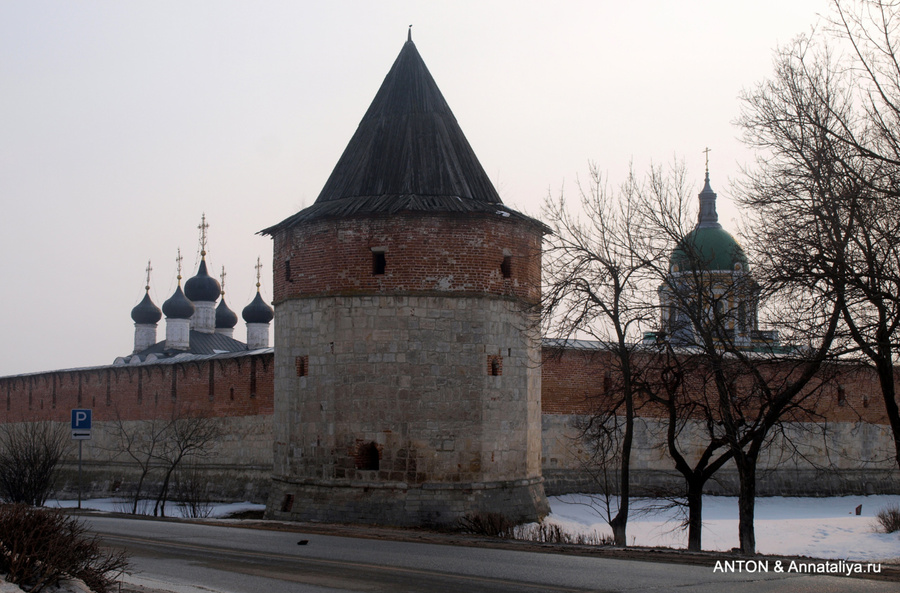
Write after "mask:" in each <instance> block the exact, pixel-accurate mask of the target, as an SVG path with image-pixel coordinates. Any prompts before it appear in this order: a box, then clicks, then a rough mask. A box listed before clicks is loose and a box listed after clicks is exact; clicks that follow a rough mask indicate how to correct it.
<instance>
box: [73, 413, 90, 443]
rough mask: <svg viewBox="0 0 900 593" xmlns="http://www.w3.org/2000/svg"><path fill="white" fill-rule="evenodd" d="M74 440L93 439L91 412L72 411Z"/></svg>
mask: <svg viewBox="0 0 900 593" xmlns="http://www.w3.org/2000/svg"><path fill="white" fill-rule="evenodd" d="M72 438H73V439H75V440H88V439H90V438H91V410H84V409H80V410H79V409H75V410H72Z"/></svg>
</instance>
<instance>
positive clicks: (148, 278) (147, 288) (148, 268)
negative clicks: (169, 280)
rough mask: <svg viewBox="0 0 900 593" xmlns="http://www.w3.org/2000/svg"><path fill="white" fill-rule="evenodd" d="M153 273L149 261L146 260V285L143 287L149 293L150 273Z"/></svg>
mask: <svg viewBox="0 0 900 593" xmlns="http://www.w3.org/2000/svg"><path fill="white" fill-rule="evenodd" d="M152 271H153V268H152V267H151V266H150V260H149V259H148V260H147V285H146V286H145V287H144V288H145V289H146V290H147V292H150V272H152Z"/></svg>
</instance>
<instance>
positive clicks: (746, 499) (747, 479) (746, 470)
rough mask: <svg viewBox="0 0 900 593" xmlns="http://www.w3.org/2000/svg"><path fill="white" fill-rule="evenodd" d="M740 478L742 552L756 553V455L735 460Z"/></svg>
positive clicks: (739, 516) (739, 521) (739, 536)
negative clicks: (754, 522)
mask: <svg viewBox="0 0 900 593" xmlns="http://www.w3.org/2000/svg"><path fill="white" fill-rule="evenodd" d="M735 462H736V464H737V466H738V477H739V478H740V494H739V496H738V539H739V540H740V544H741V553H743V554H756V532H755V530H754V526H753V519H754V514H755V510H756V456H755V455H754V456H751V455H745V456H743V459H741V460H740V461H738V460H735Z"/></svg>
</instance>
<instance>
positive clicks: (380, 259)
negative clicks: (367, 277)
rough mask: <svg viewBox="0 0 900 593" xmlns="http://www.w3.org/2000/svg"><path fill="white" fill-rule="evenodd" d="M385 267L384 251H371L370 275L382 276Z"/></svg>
mask: <svg viewBox="0 0 900 593" xmlns="http://www.w3.org/2000/svg"><path fill="white" fill-rule="evenodd" d="M386 267H387V261H386V260H385V257H384V251H373V252H372V274H373V275H374V276H381V275H382V274H384V269H385V268H386Z"/></svg>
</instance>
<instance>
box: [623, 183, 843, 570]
mask: <svg viewBox="0 0 900 593" xmlns="http://www.w3.org/2000/svg"><path fill="white" fill-rule="evenodd" d="M707 181H708V179H707ZM660 184H661V182H659V183H657V185H660ZM709 191H710V193H707V194H706V195H707V199H709V196H710V195H711V196H712V199H713V202H712V210H709V209H708V208H709V204H706V205H704V203H703V200H704V193H706V192H707V189H706V188H704V192H701V195H700V197H701V210H700V217H699V219H698V223H697V225H696V227H695V228H693V229H691V230H688V228H689V227H688V225H687V223H686V218H685V216H684V215H683V213H684V212H685V211H686V209H685V207H684V204H685V200H684V199H683V197H682V194H680V192H667V191H656V192H653V193H650V194H648V195H647V198H648V201H647V202H646V204H645V207H643V208H641V212H642V213H643V214H644V216H645V221H646V222H645V224H646V225H647V226H648V228H650V229H654V230H655V232H654V233H653V235H654V236H657V237H659V238H660V240H663V241H666V242H667V243H668V244H670V245H675V248H674V250H673V251H672V257H671V258H670V259H666V260H661V261H660V260H655V261H652V262H649V264H650V265H651V266H653V268H654V270H655V271H656V274H657V277H658V279H659V282H660V294H661V296H662V297H663V300H664V302H663V303H662V306H663V312H664V315H663V316H662V322H661V323H662V325H661V327H660V332H659V333H658V334H657V338H658V340H657V342H658V344H661V346H659V347H661V348H663V347H664V348H665V349H666V350H668V356H667V358H666V360H667V361H671V363H674V364H671V363H670V364H669V366H668V367H667V368H665V369H663V370H662V371H661V376H662V377H663V378H664V379H665V381H664V382H663V385H664V386H666V393H665V396H664V398H665V399H663V400H662V402H661V403H663V404H664V405H665V406H666V409H667V410H668V414H669V431H670V433H671V432H672V431H673V430H674V431H676V432H677V428H676V423H678V422H685V421H687V420H689V419H696V420H697V421H699V423H700V424H701V425H703V426H705V428H706V438H707V443H708V444H707V447H706V449H705V451H704V453H703V455H702V456H701V458H700V462H699V463H700V465H699V466H695V467H694V468H690V467H688V466H687V465H686V463H685V461H684V459H683V456H681V455H680V454H679V453H678V452H677V451H676V450H674V449H673V446H672V441H673V438H672V435H671V434H670V435H669V437H668V438H667V440H668V442H669V449H670V453H671V454H673V458H674V459H675V460H676V467H677V468H678V469H679V471H681V473H682V474H683V475H684V476H685V478H686V479H688V489H689V491H690V490H691V485H692V483H693V481H694V480H697V481H699V480H701V479H703V478H704V477H706V478H707V479H708V476H707V472H709V471H715V470H716V469H718V467H721V465H722V464H723V462H724V461H728V460H730V461H732V462H733V463H734V464H735V467H736V469H737V473H738V480H739V527H738V530H739V540H740V547H741V551H742V552H744V553H748V554H752V553H755V549H756V543H755V532H754V525H753V517H754V508H755V498H756V483H757V480H756V477H757V476H756V472H757V465H758V461H759V457H760V453H761V452H762V451H763V449H764V447H765V446H766V445H767V444H768V443H769V441H770V439H771V434H772V430H773V428H775V427H776V426H778V425H780V424H781V423H784V422H793V421H800V420H808V419H810V417H815V415H816V414H817V401H818V400H817V397H816V396H817V394H818V393H819V392H820V391H821V386H822V384H823V377H822V376H821V374H820V370H821V368H822V365H823V363H824V362H825V361H826V360H827V359H828V358H827V357H828V355H829V353H830V347H831V344H832V342H833V340H834V337H835V334H836V328H837V324H838V321H839V319H840V313H841V308H840V306H839V304H838V303H837V302H836V301H834V299H832V300H831V301H827V300H825V301H822V300H819V299H812V298H802V297H804V296H808V295H804V294H803V293H798V294H795V295H791V298H790V299H782V301H783V302H780V304H781V305H783V306H782V307H778V308H773V309H772V310H771V311H770V317H769V322H770V323H771V324H773V325H776V326H777V327H779V328H780V329H782V330H783V331H785V333H786V336H785V337H786V338H787V340H788V342H789V343H791V346H790V347H776V345H775V344H773V343H772V342H771V340H770V339H769V338H771V336H770V335H768V334H766V333H763V332H759V331H758V329H757V328H756V327H755V319H756V317H757V314H758V303H759V299H760V297H761V296H763V295H766V294H771V293H772V291H774V290H775V288H782V287H781V286H778V285H776V284H772V283H770V282H769V278H767V277H765V276H761V277H760V276H757V277H754V276H751V275H750V274H749V269H748V268H749V264H748V260H747V259H746V256H745V255H744V254H743V251H742V250H740V247H739V246H738V245H737V244H736V243H734V242H733V241H731V243H732V245H731V246H730V249H732V250H734V251H733V252H732V253H727V254H722V253H716V252H715V250H716V249H723V248H726V247H727V245H728V243H729V241H724V242H723V241H721V240H717V239H715V237H716V235H717V233H718V230H715V231H713V229H718V226H717V224H713V223H714V222H715V220H716V217H715V208H714V194H711V190H709ZM709 231H713V232H712V233H710V232H709ZM711 237H712V238H711ZM776 313H777V315H776ZM687 381H693V382H695V383H699V384H698V385H696V386H694V387H693V388H691V389H690V390H689V391H690V393H689V394H688V395H687V396H686V397H680V398H679V397H676V396H678V395H679V394H683V393H684V392H685V386H686V383H687ZM658 399H659V398H658ZM707 455H709V456H710V457H708V458H707V457H706V456H707ZM680 457H681V459H680ZM691 524H693V521H691ZM697 544H698V545H699V541H697Z"/></svg>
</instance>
